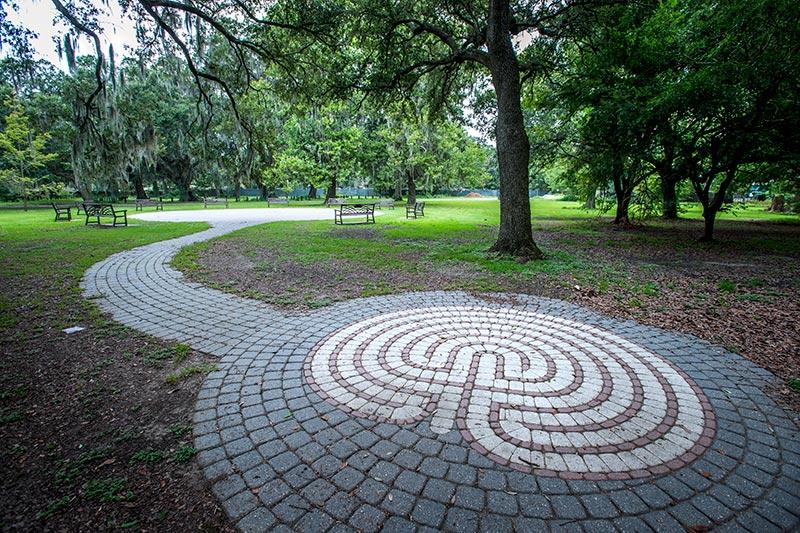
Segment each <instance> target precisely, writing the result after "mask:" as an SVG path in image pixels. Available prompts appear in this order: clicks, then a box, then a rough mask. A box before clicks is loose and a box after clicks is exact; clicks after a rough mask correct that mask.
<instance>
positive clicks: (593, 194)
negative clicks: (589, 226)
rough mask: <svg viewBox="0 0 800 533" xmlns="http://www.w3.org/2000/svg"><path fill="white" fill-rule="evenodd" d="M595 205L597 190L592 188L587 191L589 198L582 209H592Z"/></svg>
mask: <svg viewBox="0 0 800 533" xmlns="http://www.w3.org/2000/svg"><path fill="white" fill-rule="evenodd" d="M596 203H597V188H593V189H592V190H590V191H589V196H587V197H586V201H585V202H583V208H584V209H594V208H595V206H596Z"/></svg>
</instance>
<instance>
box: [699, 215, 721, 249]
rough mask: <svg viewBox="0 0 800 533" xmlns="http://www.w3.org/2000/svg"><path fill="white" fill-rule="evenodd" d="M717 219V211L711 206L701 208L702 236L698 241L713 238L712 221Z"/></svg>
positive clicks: (709, 240) (706, 240) (710, 240)
mask: <svg viewBox="0 0 800 533" xmlns="http://www.w3.org/2000/svg"><path fill="white" fill-rule="evenodd" d="M716 220H717V211H716V210H715V209H712V208H711V207H707V208H703V236H702V237H700V242H712V241H713V240H714V222H715V221H716Z"/></svg>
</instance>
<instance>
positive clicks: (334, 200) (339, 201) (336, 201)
mask: <svg viewBox="0 0 800 533" xmlns="http://www.w3.org/2000/svg"><path fill="white" fill-rule="evenodd" d="M343 204H344V199H343V198H328V205H343Z"/></svg>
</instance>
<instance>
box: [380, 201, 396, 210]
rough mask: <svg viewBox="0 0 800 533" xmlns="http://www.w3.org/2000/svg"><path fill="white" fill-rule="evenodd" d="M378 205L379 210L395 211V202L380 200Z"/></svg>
mask: <svg viewBox="0 0 800 533" xmlns="http://www.w3.org/2000/svg"><path fill="white" fill-rule="evenodd" d="M376 205H377V207H378V209H383V208H384V207H385V208H386V209H394V200H380V201H379V202H378V203H377V204H376Z"/></svg>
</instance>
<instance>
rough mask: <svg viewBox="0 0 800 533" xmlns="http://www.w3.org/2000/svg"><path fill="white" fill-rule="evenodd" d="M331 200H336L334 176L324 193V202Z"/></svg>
mask: <svg viewBox="0 0 800 533" xmlns="http://www.w3.org/2000/svg"><path fill="white" fill-rule="evenodd" d="M331 198H336V176H333V177H332V178H331V182H330V184H329V185H328V189H327V190H326V191H325V201H326V202H327V201H328V200H330V199H331Z"/></svg>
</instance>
